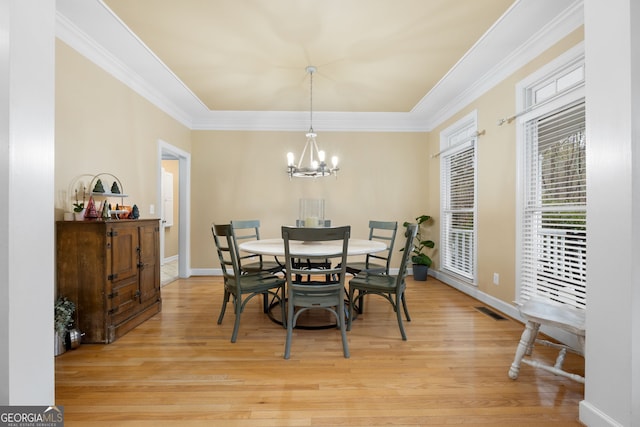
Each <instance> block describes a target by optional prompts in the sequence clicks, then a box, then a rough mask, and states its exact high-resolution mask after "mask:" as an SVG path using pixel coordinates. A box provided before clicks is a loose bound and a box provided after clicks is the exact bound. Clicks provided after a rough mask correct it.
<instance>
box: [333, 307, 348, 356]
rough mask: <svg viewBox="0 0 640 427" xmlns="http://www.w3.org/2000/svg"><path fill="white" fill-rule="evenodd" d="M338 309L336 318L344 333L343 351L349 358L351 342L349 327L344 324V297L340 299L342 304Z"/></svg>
mask: <svg viewBox="0 0 640 427" xmlns="http://www.w3.org/2000/svg"><path fill="white" fill-rule="evenodd" d="M337 308H338V309H337V310H336V320H337V322H338V326H340V334H341V335H342V352H343V354H344V357H345V358H346V359H348V358H349V357H350V356H351V355H350V354H349V342H348V341H347V328H346V327H345V324H344V298H341V299H340V304H339V305H338V307H337Z"/></svg>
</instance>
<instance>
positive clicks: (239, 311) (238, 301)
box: [231, 297, 242, 342]
mask: <svg viewBox="0 0 640 427" xmlns="http://www.w3.org/2000/svg"><path fill="white" fill-rule="evenodd" d="M234 306H235V309H236V310H235V311H236V320H235V322H233V334H231V342H236V339H237V338H238V330H239V329H240V317H241V315H242V299H239V298H237V297H236V299H235V300H234Z"/></svg>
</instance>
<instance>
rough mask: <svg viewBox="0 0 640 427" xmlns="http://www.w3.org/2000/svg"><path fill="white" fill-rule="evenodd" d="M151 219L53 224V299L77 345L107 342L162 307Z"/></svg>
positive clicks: (156, 228)
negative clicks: (62, 306) (69, 304)
mask: <svg viewBox="0 0 640 427" xmlns="http://www.w3.org/2000/svg"><path fill="white" fill-rule="evenodd" d="M159 227H160V221H159V220H157V219H138V220H128V219H124V220H114V221H58V222H56V266H57V271H56V276H57V287H58V296H59V297H62V296H66V297H67V298H68V299H70V300H71V301H73V302H74V303H75V304H76V313H75V325H76V328H77V329H79V330H80V332H82V333H84V334H85V335H84V337H83V338H82V342H85V343H111V342H113V341H115V340H117V339H118V338H120V337H121V336H123V335H124V334H126V333H127V332H129V331H130V330H131V329H133V328H135V327H136V326H138V325H139V324H141V323H142V322H144V321H145V320H147V319H149V318H150V317H152V316H153V315H155V314H156V313H159V312H160V310H161V308H162V299H161V297H160V259H159V257H160V250H159V230H160V228H159Z"/></svg>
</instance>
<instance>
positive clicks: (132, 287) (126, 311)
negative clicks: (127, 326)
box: [108, 277, 140, 325]
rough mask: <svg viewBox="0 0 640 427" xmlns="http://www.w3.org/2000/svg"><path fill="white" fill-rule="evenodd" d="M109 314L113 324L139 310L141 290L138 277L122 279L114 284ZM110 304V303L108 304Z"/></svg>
mask: <svg viewBox="0 0 640 427" xmlns="http://www.w3.org/2000/svg"><path fill="white" fill-rule="evenodd" d="M109 299H110V301H111V304H110V307H109V316H110V317H111V321H110V322H109V323H110V324H111V325H117V324H118V323H121V322H123V321H125V320H127V319H128V318H129V317H131V316H132V315H133V314H135V313H136V312H137V311H138V306H139V305H140V291H139V287H138V279H137V277H133V278H131V279H129V280H122V281H119V282H116V283H114V284H113V287H112V293H111V295H110V296H109ZM108 306H109V304H108Z"/></svg>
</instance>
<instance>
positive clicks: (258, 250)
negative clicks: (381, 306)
mask: <svg viewBox="0 0 640 427" xmlns="http://www.w3.org/2000/svg"><path fill="white" fill-rule="evenodd" d="M289 244H290V248H289V249H290V251H291V254H292V255H296V256H301V257H304V256H323V255H330V254H335V253H336V252H339V251H341V250H342V242H340V241H327V242H300V241H294V240H291V241H290V242H289ZM238 247H239V249H240V250H241V251H244V252H250V253H253V254H259V255H274V256H284V240H282V239H261V240H253V241H250V242H244V243H240V245H239V246H238ZM385 249H387V245H385V244H384V243H382V242H378V241H375V240H368V239H349V246H348V249H347V255H364V254H371V253H375V252H381V251H383V250H385Z"/></svg>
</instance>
